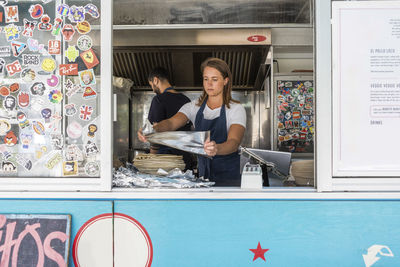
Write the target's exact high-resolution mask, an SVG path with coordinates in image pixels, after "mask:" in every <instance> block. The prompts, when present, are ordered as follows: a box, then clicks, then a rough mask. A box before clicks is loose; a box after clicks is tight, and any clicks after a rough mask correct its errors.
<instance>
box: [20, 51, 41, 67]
mask: <svg viewBox="0 0 400 267" xmlns="http://www.w3.org/2000/svg"><path fill="white" fill-rule="evenodd" d="M39 64H40V55H34V54H25V55H22V65H25V66H39Z"/></svg>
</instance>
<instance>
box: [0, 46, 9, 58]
mask: <svg viewBox="0 0 400 267" xmlns="http://www.w3.org/2000/svg"><path fill="white" fill-rule="evenodd" d="M9 56H11V49H10V47H9V46H0V57H9Z"/></svg>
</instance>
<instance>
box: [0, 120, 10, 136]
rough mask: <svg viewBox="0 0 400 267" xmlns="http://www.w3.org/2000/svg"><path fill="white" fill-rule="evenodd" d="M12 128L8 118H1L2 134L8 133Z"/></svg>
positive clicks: (0, 132) (0, 133)
mask: <svg viewBox="0 0 400 267" xmlns="http://www.w3.org/2000/svg"><path fill="white" fill-rule="evenodd" d="M10 129H11V124H10V122H9V121H8V120H0V135H6V134H7V132H8V131H9V130H10Z"/></svg>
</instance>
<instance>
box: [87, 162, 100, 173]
mask: <svg viewBox="0 0 400 267" xmlns="http://www.w3.org/2000/svg"><path fill="white" fill-rule="evenodd" d="M85 173H86V174H87V175H89V176H99V174H100V166H99V164H98V163H97V162H94V161H91V162H88V163H86V165H85Z"/></svg>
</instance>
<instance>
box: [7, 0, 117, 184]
mask: <svg viewBox="0 0 400 267" xmlns="http://www.w3.org/2000/svg"><path fill="white" fill-rule="evenodd" d="M110 2H111V3H109V1H101V0H93V1H68V0H66V1H61V0H55V1H16V0H15V1H12V0H9V1H8V3H7V4H6V5H5V6H4V11H5V12H4V19H3V20H2V21H1V22H0V28H3V31H2V33H4V34H1V35H0V65H1V66H2V67H0V72H1V73H0V75H2V78H1V79H0V83H1V85H0V91H1V92H0V102H1V104H0V128H1V130H0V158H1V165H0V176H1V177H2V179H0V183H4V184H6V185H9V186H10V187H11V188H13V187H14V186H15V187H16V188H20V187H22V188H26V189H28V190H29V189H34V188H35V187H40V183H41V182H43V183H45V184H46V188H52V187H53V186H54V187H55V188H57V189H60V190H67V189H68V188H70V189H72V188H76V189H84V188H87V189H90V190H96V189H106V188H109V187H110V184H111V182H110V181H107V179H109V180H111V179H110V174H111V167H110V164H111V157H110V159H109V160H108V159H107V160H108V161H109V162H107V161H106V158H107V157H105V156H104V155H110V154H112V153H110V152H111V145H110V143H111V141H110V139H111V126H112V125H111V92H112V91H111V65H112V64H111V27H112V22H111V15H112V10H111V6H112V1H110ZM107 88H108V89H107ZM100 107H101V109H100ZM105 176H108V177H107V178H106V177H105ZM4 177H18V178H19V179H14V180H10V179H7V178H4ZM43 178H53V179H50V180H49V179H43ZM67 178H68V179H67ZM71 178H73V179H71ZM52 184H54V185H52ZM2 188H5V187H2Z"/></svg>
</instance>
